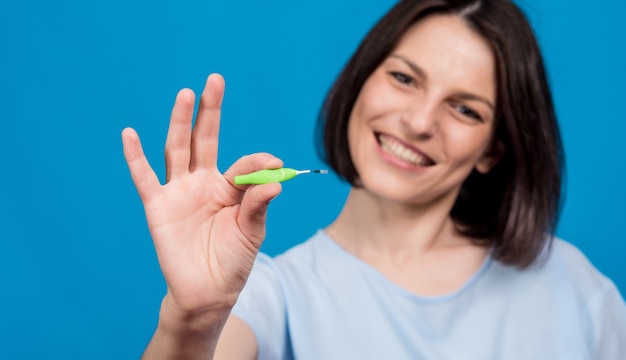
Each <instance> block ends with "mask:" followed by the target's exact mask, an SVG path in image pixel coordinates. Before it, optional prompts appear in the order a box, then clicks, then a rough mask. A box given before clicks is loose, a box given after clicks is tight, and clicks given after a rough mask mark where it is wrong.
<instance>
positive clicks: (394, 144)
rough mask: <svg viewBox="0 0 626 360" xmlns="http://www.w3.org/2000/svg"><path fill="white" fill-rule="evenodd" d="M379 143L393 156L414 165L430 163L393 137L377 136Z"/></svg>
mask: <svg viewBox="0 0 626 360" xmlns="http://www.w3.org/2000/svg"><path fill="white" fill-rule="evenodd" d="M378 139H379V141H380V145H381V147H382V148H383V150H385V151H386V152H387V153H389V154H390V155H392V156H394V157H395V158H397V159H400V160H402V161H406V162H408V163H411V164H414V165H421V166H426V165H431V164H432V163H431V161H430V160H429V159H427V158H425V157H424V156H422V155H421V154H419V153H417V152H415V151H413V150H412V149H410V148H407V147H406V146H404V145H403V144H402V143H401V142H399V141H396V140H395V139H394V138H390V137H387V136H379V137H378Z"/></svg>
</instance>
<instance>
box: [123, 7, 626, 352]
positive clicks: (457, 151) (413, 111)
mask: <svg viewBox="0 0 626 360" xmlns="http://www.w3.org/2000/svg"><path fill="white" fill-rule="evenodd" d="M223 92H224V80H223V79H222V77H221V76H219V75H215V74H214V75H211V76H209V78H208V80H207V84H206V88H205V90H204V93H203V95H202V100H201V102H200V108H199V111H198V116H197V119H196V124H195V126H194V127H193V129H192V116H193V104H194V94H193V93H192V92H191V91H189V90H182V91H181V92H180V93H179V95H178V98H177V100H176V104H175V105H174V109H173V111H172V117H171V122H170V129H169V132H168V137H167V142H166V162H167V174H168V175H167V177H168V179H167V183H166V184H165V185H163V186H161V185H160V184H159V183H158V179H157V178H156V176H155V173H154V172H153V171H152V169H151V168H150V166H149V165H148V162H147V160H146V158H145V156H144V154H143V151H142V150H141V146H140V143H139V139H138V137H137V134H136V133H135V132H134V131H133V130H131V129H127V130H125V131H124V133H123V141H124V149H125V156H126V160H127V162H128V165H129V168H130V170H131V174H132V177H133V180H134V182H135V185H136V186H137V189H138V191H139V194H140V196H141V199H142V201H143V203H144V207H145V211H146V216H147V219H148V225H149V227H150V231H151V234H152V237H153V241H154V243H155V247H156V250H157V254H158V257H159V262H160V266H161V268H162V270H163V274H164V276H165V279H166V281H167V284H168V292H167V295H166V296H165V298H164V300H163V303H162V306H161V314H160V319H159V325H158V327H157V330H156V332H155V334H154V337H153V339H152V341H151V343H150V344H149V346H148V349H147V350H146V353H145V356H146V357H148V358H195V357H197V358H206V357H210V356H212V355H214V356H215V358H220V359H254V358H259V359H384V358H392V359H442V358H444V359H617V358H620V356H621V355H624V354H625V353H626V343H624V342H623V341H622V340H623V339H624V338H626V306H625V304H624V300H623V299H622V297H621V295H620V294H619V292H618V291H617V289H616V288H615V286H614V285H613V283H612V282H611V281H610V280H609V279H607V278H606V277H604V276H603V275H602V274H601V273H599V272H598V271H597V270H596V269H595V268H594V267H593V266H592V265H591V264H590V263H589V262H588V261H587V259H586V258H585V257H584V255H582V254H581V253H580V252H579V251H578V250H577V249H576V248H574V247H573V246H572V245H570V244H569V243H567V242H565V241H563V240H560V239H556V238H555V237H554V234H553V231H554V227H555V224H556V220H557V214H558V210H559V207H560V204H559V201H560V189H561V188H560V186H561V176H562V149H561V140H560V134H559V129H558V126H557V122H556V116H555V113H554V109H553V107H552V100H551V94H550V91H549V88H548V85H547V81H546V77H545V74H544V69H543V63H542V60H541V54H540V53H539V49H538V46H537V43H536V41H535V38H534V35H533V33H532V30H531V28H530V26H529V25H528V23H527V21H526V19H525V17H524V15H523V14H522V12H521V11H519V9H518V8H517V7H516V6H515V5H514V4H513V3H512V2H509V1H505V0H502V1H480V0H422V1H416V0H405V1H400V2H399V3H398V4H397V5H396V6H395V7H394V8H393V9H391V10H390V12H389V13H388V14H387V15H386V16H385V17H383V19H382V20H381V21H380V22H379V23H378V24H377V25H376V26H375V27H374V28H373V29H372V31H371V32H370V33H369V34H368V35H367V37H366V38H365V39H364V40H363V42H362V44H361V45H360V47H359V48H358V50H357V51H356V53H355V54H354V56H353V57H352V58H351V59H350V61H349V62H348V64H347V65H346V67H345V69H344V70H343V72H342V73H341V74H340V76H339V78H338V80H337V82H336V83H335V85H334V87H333V88H332V89H331V91H330V93H329V95H328V97H327V99H326V102H325V104H324V107H323V109H322V112H321V114H320V122H319V124H318V129H319V130H320V134H319V135H320V144H319V146H320V152H321V154H322V156H323V157H324V159H325V160H326V161H327V163H328V164H329V166H330V167H331V168H332V169H333V170H334V171H335V172H336V173H337V174H338V175H339V176H340V177H342V178H343V179H345V180H347V181H348V182H349V183H350V184H351V185H352V187H351V190H350V193H349V195H348V198H347V199H346V201H345V204H344V208H343V210H342V211H341V213H340V214H339V216H338V217H337V218H336V219H335V220H334V221H333V222H332V223H331V224H330V225H329V226H327V227H326V228H324V229H320V230H319V231H318V232H317V233H316V234H315V235H314V236H312V237H311V238H310V239H309V240H307V241H305V242H304V243H302V244H300V245H297V246H296V247H294V248H293V249H291V250H289V251H287V252H286V253H284V254H282V255H279V256H277V257H275V258H270V257H268V256H266V255H264V254H259V253H258V249H259V247H260V246H261V243H262V242H263V240H264V237H265V218H266V211H267V206H268V204H269V202H270V201H271V199H273V198H274V197H276V196H277V195H278V194H279V193H280V191H281V186H280V184H279V183H269V184H259V185H245V184H239V183H236V182H235V181H234V177H235V176H237V175H241V174H245V173H250V172H253V171H257V170H261V169H273V168H280V167H282V166H283V163H282V161H281V160H280V159H278V158H276V157H274V156H272V155H270V154H254V155H250V156H246V157H243V158H241V159H239V160H238V161H236V162H235V163H234V164H233V165H232V166H231V167H230V168H229V169H228V170H227V171H226V172H224V173H223V174H222V173H220V172H219V171H218V170H217V167H216V162H217V147H218V145H217V139H218V132H219V121H220V108H221V101H222V96H223ZM207 184H208V185H207Z"/></svg>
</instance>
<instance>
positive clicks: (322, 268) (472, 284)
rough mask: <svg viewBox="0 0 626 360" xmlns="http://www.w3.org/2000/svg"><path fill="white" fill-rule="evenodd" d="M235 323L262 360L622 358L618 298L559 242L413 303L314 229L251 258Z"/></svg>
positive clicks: (625, 335)
mask: <svg viewBox="0 0 626 360" xmlns="http://www.w3.org/2000/svg"><path fill="white" fill-rule="evenodd" d="M233 313H234V314H236V315H237V316H239V317H240V318H242V319H243V320H244V321H245V322H246V323H247V324H248V325H249V326H250V327H251V328H252V330H253V332H254V333H255V335H256V338H257V342H258V346H259V357H258V358H259V359H272V360H277V359H297V360H309V359H310V360H322V359H323V360H334V359H341V360H346V359H359V360H367V359H376V360H384V359H393V360H404V359H407V360H409V359H410V360H420V359H428V360H430V359H436V360H444V359H450V360H457V359H460V360H473V359H476V360H509V359H510V360H517V359H519V360H543V359H546V360H548V359H549V360H560V359H562V360H582V359H593V360H624V359H626V305H625V303H624V300H623V298H622V297H621V296H620V294H619V292H618V290H617V289H616V287H615V285H614V284H613V283H612V282H611V281H610V280H608V279H607V278H606V277H604V276H603V275H602V274H600V273H599V272H598V271H597V270H596V269H595V268H594V267H593V266H592V265H591V264H590V263H589V261H588V260H587V259H586V258H585V257H584V256H583V255H582V254H581V253H580V251H578V250H577V249H576V248H574V247H573V246H572V245H570V244H568V243H566V242H564V241H562V240H559V239H556V240H555V241H554V243H553V246H552V251H551V253H550V254H549V258H548V259H547V260H546V261H545V262H544V263H543V265H541V266H539V265H537V266H533V267H531V268H529V269H526V270H518V269H516V268H514V267H511V266H505V265H503V264H501V263H499V262H497V261H495V260H492V259H491V258H489V257H488V258H487V259H486V260H485V262H484V264H483V265H482V267H481V268H480V270H479V271H478V272H477V273H476V274H475V275H474V276H473V277H472V278H471V279H470V280H469V281H467V283H466V284H465V285H464V286H463V287H462V288H461V289H459V290H458V291H456V292H454V293H452V294H449V295H445V296H436V297H420V296H416V295H414V294H412V293H409V292H407V291H405V290H403V289H402V288H400V287H398V286H396V285H395V284H393V283H391V282H390V281H389V280H388V279H387V278H385V277H384V276H382V275H381V274H380V273H379V272H377V271H376V270H375V269H374V268H373V267H371V266H369V265H368V264H366V263H364V262H362V261H361V260H359V259H358V258H356V257H355V256H353V255H351V254H350V253H348V252H346V251H345V250H343V249H342V248H341V247H339V246H338V245H337V244H336V243H335V242H333V241H332V240H331V239H330V238H328V236H327V235H326V234H325V233H324V231H322V230H320V231H318V232H317V233H316V234H315V235H314V236H313V237H312V238H311V239H309V240H308V241H306V242H305V243H303V244H300V245H298V246H296V247H294V248H292V249H291V250H289V251H287V252H286V253H284V254H282V255H280V256H278V257H276V258H274V259H272V258H270V257H268V256H266V255H264V254H259V256H258V257H257V261H256V263H255V265H254V268H253V270H252V274H251V275H250V278H249V279H248V282H247V284H246V286H245V288H244V290H243V292H242V293H241V295H240V296H239V299H238V302H237V304H236V306H235V308H234V309H233Z"/></svg>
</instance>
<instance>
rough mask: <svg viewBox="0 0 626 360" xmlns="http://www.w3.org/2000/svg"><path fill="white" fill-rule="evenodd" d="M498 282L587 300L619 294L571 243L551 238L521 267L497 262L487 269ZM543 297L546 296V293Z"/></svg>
mask: <svg viewBox="0 0 626 360" xmlns="http://www.w3.org/2000/svg"><path fill="white" fill-rule="evenodd" d="M490 270H491V271H490V273H491V275H492V276H491V277H492V278H494V279H498V280H499V281H498V283H499V284H507V285H505V286H507V287H509V288H511V289H514V288H521V289H523V291H530V290H533V291H536V292H537V294H543V295H542V296H544V297H545V296H547V295H548V294H554V295H559V296H558V297H559V298H570V299H571V300H572V301H576V302H579V303H587V304H589V303H590V302H593V301H597V300H598V299H599V298H602V297H605V296H618V297H619V296H620V294H619V291H618V290H617V288H616V286H615V284H614V283H613V282H612V281H611V280H610V279H609V278H608V277H606V276H605V275H604V274H602V272H601V271H599V270H598V268H596V267H595V266H594V264H593V263H592V262H591V261H590V260H589V258H588V257H587V256H586V255H585V254H584V253H583V252H582V251H581V250H580V249H579V248H578V247H577V246H576V245H574V244H573V243H571V242H568V241H566V240H563V239H561V238H558V237H554V238H553V239H552V241H551V242H549V243H548V245H547V246H546V248H545V250H544V251H543V253H542V254H541V255H540V256H539V258H538V259H537V261H536V262H535V263H534V264H533V265H531V266H529V267H528V268H525V269H518V268H515V267H511V266H506V265H503V264H500V263H497V262H496V264H495V265H494V266H492V269H490ZM547 298H550V297H549V296H548V297H547Z"/></svg>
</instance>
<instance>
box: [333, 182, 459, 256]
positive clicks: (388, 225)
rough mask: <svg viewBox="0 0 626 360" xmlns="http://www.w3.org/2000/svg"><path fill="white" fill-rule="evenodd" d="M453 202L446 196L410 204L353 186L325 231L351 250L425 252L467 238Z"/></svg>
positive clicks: (390, 252)
mask: <svg viewBox="0 0 626 360" xmlns="http://www.w3.org/2000/svg"><path fill="white" fill-rule="evenodd" d="M452 205H453V202H452V201H449V200H447V199H443V200H441V201H437V202H433V203H431V204H427V205H423V206H417V205H407V204H402V203H397V202H390V201H386V200H383V199H380V198H377V197H375V196H374V195H372V194H371V193H368V192H367V191H366V190H363V189H356V188H353V189H352V190H351V191H350V194H349V195H348V199H347V200H346V203H345V205H344V208H343V209H342V211H341V213H340V214H339V216H338V217H337V219H336V220H335V221H334V222H333V223H332V224H331V225H330V226H329V227H328V228H327V229H326V232H327V233H328V234H329V236H331V237H332V238H333V239H334V240H335V241H337V242H338V243H339V244H340V245H342V246H343V247H345V248H346V249H348V250H349V251H351V252H353V250H357V251H365V250H367V249H370V250H372V251H375V252H376V253H379V254H388V255H393V254H394V253H401V254H407V253H413V254H416V253H417V254H419V253H424V252H428V251H429V250H432V249H433V248H436V247H446V246H454V245H458V244H459V241H464V240H461V238H462V237H461V236H459V235H458V234H457V233H456V231H455V228H454V223H453V222H452V220H451V218H450V215H449V214H450V210H451V209H452Z"/></svg>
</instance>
